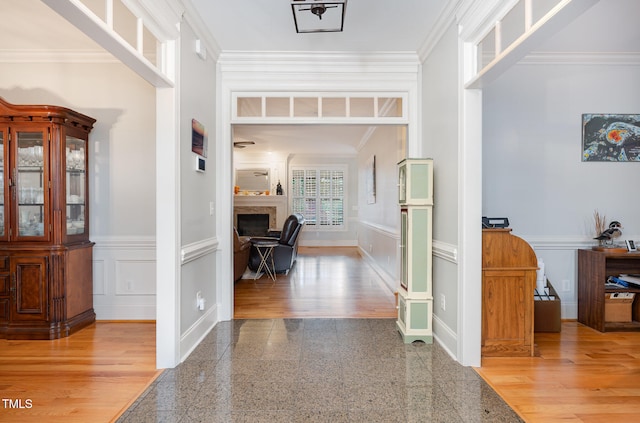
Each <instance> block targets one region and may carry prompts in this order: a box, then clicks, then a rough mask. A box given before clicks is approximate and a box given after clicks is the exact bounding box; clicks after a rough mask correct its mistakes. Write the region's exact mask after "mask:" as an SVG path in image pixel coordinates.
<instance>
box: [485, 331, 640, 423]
mask: <svg viewBox="0 0 640 423" xmlns="http://www.w3.org/2000/svg"><path fill="white" fill-rule="evenodd" d="M535 343H536V345H537V349H536V350H537V354H536V357H517V358H506V357H491V358H483V360H482V367H481V368H479V369H476V370H477V372H478V373H479V374H480V375H481V376H482V377H483V378H484V379H485V380H486V381H487V382H488V383H489V385H491V386H492V387H493V388H494V389H495V390H496V391H497V392H498V394H500V396H501V397H502V398H503V399H504V400H505V401H506V402H507V404H509V405H510V406H511V407H512V408H513V409H514V410H515V411H516V412H517V413H518V414H519V415H520V416H521V417H522V418H523V419H524V420H525V421H527V422H545V423H547V422H560V421H562V422H589V423H594V422H603V423H604V422H606V423H610V422H625V423H626V422H638V421H640V377H639V376H640V333H633V332H608V333H600V332H598V331H596V330H593V329H591V328H589V327H587V326H584V325H581V324H580V323H578V322H575V321H570V322H563V323H562V331H561V332H560V333H536V334H535Z"/></svg>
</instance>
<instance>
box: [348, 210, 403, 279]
mask: <svg viewBox="0 0 640 423" xmlns="http://www.w3.org/2000/svg"><path fill="white" fill-rule="evenodd" d="M399 243H400V234H399V233H398V231H397V230H396V229H395V228H392V227H388V226H383V225H378V224H376V223H371V222H365V221H360V228H359V230H358V247H359V248H360V252H361V253H362V256H363V257H364V259H365V260H366V261H367V263H368V264H369V265H371V267H372V268H373V269H374V270H375V271H376V273H377V274H378V275H379V276H380V277H381V278H382V280H383V281H384V283H385V284H386V285H387V286H388V287H389V289H390V290H391V292H396V291H397V290H398V284H399V281H398V276H397V275H398V245H399Z"/></svg>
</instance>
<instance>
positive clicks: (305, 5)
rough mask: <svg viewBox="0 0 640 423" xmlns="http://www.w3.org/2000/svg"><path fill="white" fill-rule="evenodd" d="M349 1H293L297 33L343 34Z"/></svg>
mask: <svg viewBox="0 0 640 423" xmlns="http://www.w3.org/2000/svg"><path fill="white" fill-rule="evenodd" d="M346 8H347V0H330V1H323V0H292V1H291V10H292V11H293V21H294V23H295V24H296V32H298V33H307V32H342V27H343V26H344V12H345V9H346Z"/></svg>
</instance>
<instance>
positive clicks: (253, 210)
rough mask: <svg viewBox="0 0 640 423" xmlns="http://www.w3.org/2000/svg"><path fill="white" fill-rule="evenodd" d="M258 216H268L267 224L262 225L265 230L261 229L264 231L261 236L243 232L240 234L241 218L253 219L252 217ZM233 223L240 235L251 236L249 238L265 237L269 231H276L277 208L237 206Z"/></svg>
mask: <svg viewBox="0 0 640 423" xmlns="http://www.w3.org/2000/svg"><path fill="white" fill-rule="evenodd" d="M257 215H262V216H264V215H266V216H267V222H266V224H265V223H261V224H260V225H261V227H262V226H264V227H265V229H261V230H262V231H263V233H260V234H243V233H242V232H240V226H241V224H240V216H248V217H243V220H244V219H251V217H250V216H257ZM261 219H264V217H262V218H261ZM233 223H234V225H235V226H236V229H238V234H240V235H249V236H264V235H265V234H266V233H267V230H269V229H276V228H277V227H278V226H277V222H276V208H275V207H271V206H235V207H234V208H233Z"/></svg>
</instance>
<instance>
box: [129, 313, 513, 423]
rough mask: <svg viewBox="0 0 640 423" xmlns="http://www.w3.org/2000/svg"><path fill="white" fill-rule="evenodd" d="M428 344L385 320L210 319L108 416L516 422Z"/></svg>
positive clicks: (474, 378)
mask: <svg viewBox="0 0 640 423" xmlns="http://www.w3.org/2000/svg"><path fill="white" fill-rule="evenodd" d="M521 421H522V420H521V419H520V418H519V417H518V415H517V414H516V413H515V412H514V411H513V410H512V409H511V408H509V406H508V405H507V404H506V403H505V402H504V401H503V400H502V399H501V398H500V397H499V396H498V394H496V393H495V391H493V390H492V389H491V387H489V385H487V384H486V383H485V382H484V381H483V380H482V379H481V378H480V377H479V376H478V375H477V373H476V372H475V371H474V370H473V369H472V368H468V367H463V366H461V365H459V364H457V363H456V362H455V361H454V360H452V359H451V358H450V357H449V355H448V354H447V353H446V352H445V351H444V350H443V349H442V348H441V347H440V346H439V345H438V344H437V342H436V343H433V344H425V343H422V342H415V343H413V344H406V345H405V344H404V343H403V342H402V339H401V337H400V335H399V333H398V331H397V330H396V327H395V321H394V320H393V319H263V320H233V321H229V322H220V323H218V324H217V325H216V326H215V328H214V329H213V330H212V331H211V333H209V335H208V336H207V337H206V338H205V340H204V341H203V342H202V343H201V344H200V345H199V346H198V347H197V348H196V349H195V350H194V351H193V352H192V354H191V355H190V356H189V358H188V359H187V360H185V362H184V363H182V364H180V365H179V366H178V367H176V368H175V369H169V370H165V371H164V372H163V374H162V375H161V376H160V377H159V378H158V379H157V380H156V381H155V382H154V383H153V384H152V385H151V386H150V387H149V388H148V389H147V390H146V391H145V392H144V393H143V394H142V395H141V396H140V398H138V399H137V400H136V402H135V403H134V404H133V405H132V406H131V407H130V408H129V409H128V410H127V411H126V412H125V413H124V414H123V415H122V416H121V417H120V418H119V419H118V422H119V423H131V422H135V423H139V422H180V423H191V422H252V423H255V422H269V423H274V422H331V423H341V422H384V423H390V422H421V423H423V422H509V423H511V422H521Z"/></svg>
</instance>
